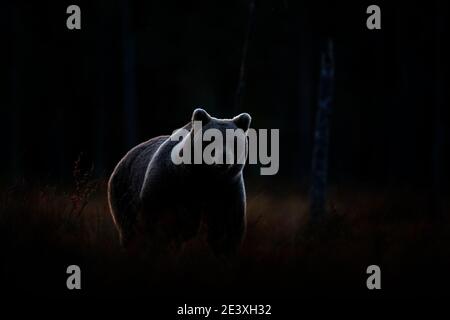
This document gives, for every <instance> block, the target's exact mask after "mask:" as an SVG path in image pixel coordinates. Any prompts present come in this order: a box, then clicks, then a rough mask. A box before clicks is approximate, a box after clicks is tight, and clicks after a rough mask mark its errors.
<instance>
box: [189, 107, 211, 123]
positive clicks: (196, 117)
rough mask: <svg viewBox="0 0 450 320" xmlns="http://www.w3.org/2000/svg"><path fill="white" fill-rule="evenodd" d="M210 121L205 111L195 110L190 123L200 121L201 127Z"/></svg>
mask: <svg viewBox="0 0 450 320" xmlns="http://www.w3.org/2000/svg"><path fill="white" fill-rule="evenodd" d="M209 120H211V116H210V115H209V114H208V112H206V111H205V110H203V109H201V108H197V109H195V110H194V112H193V113H192V121H201V122H202V125H204V124H206V123H208V122H209Z"/></svg>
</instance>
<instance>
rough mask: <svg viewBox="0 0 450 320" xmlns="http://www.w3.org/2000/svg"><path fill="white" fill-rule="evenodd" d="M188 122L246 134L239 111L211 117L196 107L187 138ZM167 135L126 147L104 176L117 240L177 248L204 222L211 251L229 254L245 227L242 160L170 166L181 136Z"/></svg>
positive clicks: (245, 119)
mask: <svg viewBox="0 0 450 320" xmlns="http://www.w3.org/2000/svg"><path fill="white" fill-rule="evenodd" d="M193 121H202V130H203V132H204V131H205V130H206V129H209V128H215V129H218V130H220V131H221V132H223V133H224V132H225V130H226V129H234V130H235V129H242V130H243V131H244V132H246V131H247V130H248V128H249V126H250V121H251V118H250V116H249V115H248V114H246V113H243V114H240V115H239V116H236V117H234V118H233V119H216V118H214V117H211V116H210V115H209V114H208V113H207V112H206V111H204V110H203V109H196V110H194V112H193V115H192V119H191V122H190V123H188V124H187V125H186V126H184V127H183V128H184V129H186V130H188V131H189V134H188V135H189V137H188V138H190V139H191V141H192V140H193V139H194V137H193V125H192V123H193ZM174 134H175V133H174ZM224 137H225V134H224ZM170 138H171V136H159V137H156V138H153V139H150V140H148V141H146V142H143V143H141V144H139V145H138V146H136V147H134V148H133V149H131V150H130V151H129V152H128V153H127V154H126V155H125V156H124V157H123V158H122V159H121V160H120V162H119V163H118V164H117V166H116V168H115V169H114V171H113V173H112V175H111V177H110V179H109V182H108V201H109V207H110V211H111V214H112V217H113V220H114V223H115V225H116V227H117V229H118V231H119V235H120V239H121V243H122V244H123V245H124V246H125V247H126V248H127V247H129V246H134V245H136V242H137V241H138V242H140V243H141V244H142V242H144V243H145V245H144V246H145V247H151V248H159V249H162V248H166V247H167V246H168V245H170V244H175V245H176V246H179V245H180V244H182V243H183V242H185V241H187V240H189V239H191V238H193V237H194V236H195V235H197V233H198V231H199V228H200V225H201V224H202V223H203V224H204V225H206V230H207V241H208V244H209V245H210V247H211V248H212V250H213V252H214V253H216V254H218V255H222V254H223V255H228V254H232V253H234V252H235V251H236V250H237V248H238V247H239V245H240V243H241V241H242V238H243V236H244V233H245V228H246V195H245V186H244V179H243V176H242V170H243V167H244V164H237V163H234V164H229V165H226V164H224V165H220V164H211V165H207V164H204V163H203V164H178V165H177V164H174V163H173V162H172V159H171V152H172V149H173V148H174V147H175V146H177V145H178V147H179V146H180V145H179V144H182V143H186V142H185V141H186V139H180V140H178V141H172V140H173V139H170ZM245 143H247V142H245ZM225 152H226V151H225ZM138 239H139V240H138Z"/></svg>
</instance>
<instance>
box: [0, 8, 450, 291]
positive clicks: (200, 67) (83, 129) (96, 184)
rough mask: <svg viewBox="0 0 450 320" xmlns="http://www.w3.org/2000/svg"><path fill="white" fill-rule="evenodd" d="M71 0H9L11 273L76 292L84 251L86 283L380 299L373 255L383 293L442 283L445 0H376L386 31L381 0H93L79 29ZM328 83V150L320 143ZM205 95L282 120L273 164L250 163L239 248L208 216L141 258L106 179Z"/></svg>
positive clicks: (5, 279) (5, 150)
mask: <svg viewBox="0 0 450 320" xmlns="http://www.w3.org/2000/svg"><path fill="white" fill-rule="evenodd" d="M71 4H72V3H71V2H67V1H59V2H56V1H39V2H35V1H34V2H33V1H20V0H19V1H2V2H1V4H0V8H1V10H0V12H1V14H2V19H1V25H2V30H3V31H4V32H2V33H3V34H4V35H3V38H2V42H3V46H2V48H3V52H4V53H6V55H5V56H4V57H3V58H2V62H3V68H2V70H3V71H2V78H3V79H4V84H3V85H2V88H3V89H2V90H1V107H0V111H1V115H0V121H1V126H0V130H1V135H0V136H1V137H2V145H3V146H2V157H0V167H1V168H2V170H1V175H0V194H1V199H0V201H1V203H0V219H1V220H0V231H1V232H0V242H2V243H3V245H4V246H5V247H4V249H3V257H4V258H5V259H4V261H3V262H1V263H0V265H1V266H2V271H1V273H2V274H1V275H0V279H2V280H1V281H2V287H3V288H5V289H2V290H7V291H8V292H22V293H23V292H26V293H28V294H30V295H40V294H41V293H42V292H41V291H40V290H43V293H44V294H45V295H48V296H57V295H60V294H62V295H63V296H64V297H66V296H67V297H70V296H71V295H74V294H75V293H74V292H71V291H68V290H67V289H66V287H65V284H66V277H67V274H66V269H65V268H66V267H67V265H69V264H72V263H75V264H78V265H80V266H81V269H82V270H83V275H85V278H83V280H82V281H83V290H81V291H80V292H81V293H80V294H78V293H77V294H78V295H82V296H83V295H85V296H88V297H99V296H100V297H101V296H121V295H125V296H126V295H128V293H129V292H130V291H129V290H128V289H130V288H131V289H132V292H133V293H134V294H136V295H141V294H147V293H146V292H148V290H149V288H151V291H152V292H153V294H155V292H159V293H160V294H161V295H163V296H179V297H187V296H190V295H191V294H192V293H195V294H196V295H198V296H199V297H204V296H208V294H205V292H206V291H207V292H211V291H212V292H214V294H215V295H216V296H224V297H228V298H230V297H235V296H245V297H247V296H248V295H252V296H253V297H264V298H280V297H281V298H283V297H285V298H292V297H293V296H292V295H291V294H290V292H292V291H295V292H297V294H298V295H299V296H303V295H308V296H309V295H310V294H313V295H325V296H335V295H341V294H342V295H343V296H346V297H347V296H348V297H355V296H364V297H370V296H371V294H374V293H373V292H371V291H369V290H367V288H366V285H365V283H366V278H367V274H366V268H367V266H369V265H371V264H375V265H379V266H380V268H381V270H382V283H383V289H382V290H380V292H381V293H378V292H377V293H376V296H377V297H382V296H383V295H385V296H388V297H399V296H439V295H441V294H443V291H444V289H445V286H446V285H448V284H450V277H449V276H448V274H447V275H446V271H448V267H449V266H450V220H449V218H450V216H449V214H450V212H449V190H448V181H449V178H450V177H449V170H448V163H449V161H450V159H449V149H450V148H449V130H448V124H449V122H448V119H449V118H450V117H449V115H448V110H449V108H448V107H449V91H448V88H449V77H448V75H449V74H450V70H449V60H448V57H449V56H450V55H449V52H448V45H447V43H448V39H450V35H449V30H450V28H449V9H450V8H449V4H448V2H446V1H439V0H436V1H428V2H426V3H420V2H415V3H413V2H406V1H399V2H395V3H394V2H392V1H389V2H388V1H377V3H376V4H377V5H378V6H379V7H380V8H381V24H382V28H381V29H380V30H369V29H367V27H366V19H367V17H368V14H367V13H366V8H367V7H368V6H369V5H371V4H372V3H371V2H368V1H361V2H353V3H350V2H348V3H347V2H345V3H344V2H336V1H324V0H316V1H292V0H283V1H275V0H266V1H264V0H261V1H260V0H239V1H203V0H201V1H194V2H190V1H158V0H152V1H136V0H131V1H126V0H114V1H106V0H96V1H83V0H79V1H77V3H76V4H77V5H78V6H79V7H80V8H81V29H80V30H68V29H67V27H66V20H67V18H68V14H67V13H66V8H67V7H68V6H69V5H71ZM445 39H447V40H445ZM327 57H328V59H330V58H331V59H332V66H331V67H332V68H333V69H332V71H333V79H328V80H329V81H332V82H330V83H328V85H329V86H330V88H331V87H332V90H329V91H327V90H325V89H323V86H324V81H326V79H325V80H324V76H323V71H324V70H325V69H324V68H326V67H327V66H326V64H324V63H323V61H324V60H323V59H325V58H327ZM328 67H330V65H328ZM325 86H326V85H325ZM324 95H330V96H332V102H331V105H330V110H328V113H327V114H326V115H325V116H326V119H327V121H328V122H327V123H326V124H325V126H326V130H327V139H326V144H325V145H322V147H323V148H326V149H325V150H326V156H323V155H322V153H321V152H315V150H316V151H317V148H318V147H320V145H318V139H317V138H315V137H316V136H317V135H318V134H319V133H318V131H319V130H320V129H319V128H320V125H319V123H320V120H318V119H320V117H321V111H320V105H321V104H320V101H321V99H323V98H324ZM198 107H201V108H204V109H205V110H207V112H208V113H210V114H211V115H214V116H216V117H218V118H232V117H234V116H236V115H237V114H239V113H242V112H247V113H249V114H250V115H251V117H252V123H251V127H252V128H255V129H258V128H269V129H271V128H277V129H279V130H280V155H279V157H280V166H279V172H278V173H277V174H276V175H273V176H262V175H260V174H259V167H258V166H257V165H247V166H246V167H245V169H244V177H245V183H246V189H247V218H248V222H247V233H246V237H245V239H244V240H243V244H242V248H241V249H240V251H239V253H238V255H237V257H234V260H233V261H232V262H224V261H223V260H221V259H220V258H217V257H215V256H214V255H212V254H211V253H210V252H209V251H208V249H207V246H206V245H205V243H204V235H202V234H201V233H202V232H201V231H200V234H199V236H198V237H197V238H196V239H195V240H193V241H191V242H189V243H188V244H187V245H186V246H185V247H184V248H183V250H182V252H181V254H180V253H177V254H175V253H171V254H169V255H168V256H167V257H166V258H165V259H163V261H160V262H158V263H156V262H155V259H143V260H142V258H136V257H129V256H128V253H126V252H124V250H123V248H121V246H120V243H119V239H118V236H117V234H116V232H115V229H114V226H113V222H112V219H111V216H110V213H109V209H108V205H107V200H106V198H107V196H106V183H107V180H108V178H109V176H110V175H111V173H112V171H113V169H114V167H115V165H116V164H117V163H118V161H119V160H120V159H121V158H122V157H123V156H124V155H125V153H126V152H127V151H128V150H130V149H131V148H132V147H134V146H136V145H137V144H139V143H141V142H143V141H145V140H148V139H150V138H152V137H155V136H159V135H165V134H171V133H172V132H173V130H175V129H177V128H180V127H182V126H184V125H185V124H186V123H187V122H188V121H189V120H190V119H191V115H192V112H193V110H194V109H195V108H198ZM317 154H319V156H317ZM314 155H316V156H314ZM317 157H319V159H320V160H321V161H322V162H319V163H317V162H316V161H317ZM317 168H322V169H323V170H325V172H326V179H323V180H317V179H321V178H322V176H321V174H320V172H319V174H318V173H317V172H316V171H315V170H316V169H317ZM317 170H318V169H317ZM180 192H182V190H180ZM317 193H318V194H319V195H318V198H317V197H316V198H315V195H316V196H317ZM318 199H319V200H318ZM175 201H176V199H175ZM314 201H319V202H320V203H319V204H318V205H319V207H321V211H322V212H321V219H320V220H319V221H315V219H313V218H314V216H312V217H311V215H313V212H314V204H315V202H314ZM36 259H38V260H39V261H41V264H40V266H38V267H36V268H38V270H40V272H41V274H43V275H44V276H43V277H41V278H39V279H36V280H35V283H34V282H33V283H32V284H31V285H30V283H29V282H27V281H29V280H25V279H23V278H22V277H21V274H23V273H24V272H26V270H27V265H29V264H30V263H33V261H36ZM447 273H448V272H447ZM411 278H414V279H415V280H414V282H411ZM244 279H245V283H246V285H242V283H243V282H244ZM236 287H237V288H239V290H238V292H235V288H236ZM121 289H124V290H123V291H120V290H121ZM127 290H128V291H127ZM155 290H156V291H155ZM124 292H127V293H124ZM174 292H176V294H175V293H174Z"/></svg>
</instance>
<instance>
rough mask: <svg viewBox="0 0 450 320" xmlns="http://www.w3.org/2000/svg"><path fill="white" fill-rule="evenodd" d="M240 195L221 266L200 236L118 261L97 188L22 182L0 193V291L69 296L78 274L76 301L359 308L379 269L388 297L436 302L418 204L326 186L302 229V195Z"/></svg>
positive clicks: (425, 224) (391, 193)
mask: <svg viewBox="0 0 450 320" xmlns="http://www.w3.org/2000/svg"><path fill="white" fill-rule="evenodd" d="M248 185H249V187H248V209H247V211H248V230H247V234H246V237H245V240H244V242H243V245H242V248H241V250H240V251H239V253H238V255H237V256H236V257H235V258H233V259H230V260H224V259H222V258H217V257H215V256H213V255H212V253H211V252H210V250H209V248H208V246H207V245H206V241H205V234H204V230H201V232H200V235H199V236H198V237H197V238H196V239H194V240H192V241H190V242H188V243H187V244H186V245H185V246H184V247H183V248H182V250H181V252H176V251H173V252H169V253H168V254H167V256H166V257H164V258H162V259H155V258H154V257H146V258H142V257H136V256H134V255H130V254H128V253H127V252H125V251H124V250H123V249H122V248H121V247H120V244H119V238H118V234H117V232H116V230H115V228H114V225H113V222H112V219H111V216H110V214H109V211H108V207H107V201H106V182H105V181H96V182H89V181H88V180H87V179H86V181H81V182H79V183H78V184H76V186H75V188H66V189H62V188H56V187H48V186H47V187H43V186H36V185H33V186H31V185H29V184H27V183H19V184H16V185H15V186H13V187H9V188H4V189H3V191H2V192H1V195H2V196H1V197H2V198H1V202H0V210H1V215H0V219H1V220H0V241H1V243H2V247H3V249H2V256H3V258H4V259H2V260H3V261H2V262H0V265H1V275H0V277H1V279H2V287H3V288H6V289H5V290H8V291H10V292H11V293H20V294H28V295H40V296H42V295H48V296H58V297H61V296H65V295H70V294H73V293H72V292H69V291H68V290H67V289H66V286H65V285H66V284H65V283H66V282H65V281H66V278H67V274H66V268H67V266H68V265H70V264H77V265H79V266H80V267H81V270H82V293H80V294H83V295H87V296H92V297H105V296H107V297H108V296H114V297H117V296H119V297H121V296H123V297H129V296H134V295H146V296H148V295H150V296H153V295H154V296H159V297H161V296H178V297H193V296H198V297H210V296H211V294H212V295H214V296H227V295H228V296H229V295H232V296H233V297H238V296H243V297H248V296H249V295H251V296H252V297H262V298H292V297H297V296H299V297H303V296H315V295H320V296H322V295H324V296H330V297H334V296H339V297H346V296H349V297H353V296H357V297H361V296H363V297H364V296H367V295H370V294H374V293H373V292H369V291H368V290H367V288H366V279H367V275H366V268H367V266H369V265H371V264H377V265H379V266H380V267H381V270H382V291H381V292H382V293H383V294H384V295H386V296H389V297H397V296H427V295H432V296H434V295H440V294H444V293H445V288H446V285H447V284H448V283H450V281H449V278H450V277H449V276H448V275H446V271H447V270H448V267H449V266H450V246H449V244H450V232H449V231H450V223H449V221H448V219H447V218H446V217H440V218H439V217H432V215H431V214H430V212H429V210H428V208H429V202H428V201H427V197H426V196H425V194H423V193H421V192H419V191H417V190H410V189H408V188H404V189H384V190H381V189H378V190H373V189H371V190H368V189H367V188H366V189H364V190H362V189H355V188H340V187H338V186H334V187H332V188H330V190H329V208H330V210H329V212H328V214H327V216H326V217H325V218H324V220H323V221H322V222H320V223H318V224H316V225H311V224H310V223H309V220H308V201H307V194H306V193H305V192H304V191H301V190H300V189H298V188H295V187H286V188H277V189H278V191H277V192H270V191H268V188H267V187H256V185H255V184H248ZM63 190H65V191H63ZM445 206H446V207H445ZM444 212H448V202H446V203H445V204H444ZM377 294H380V293H377Z"/></svg>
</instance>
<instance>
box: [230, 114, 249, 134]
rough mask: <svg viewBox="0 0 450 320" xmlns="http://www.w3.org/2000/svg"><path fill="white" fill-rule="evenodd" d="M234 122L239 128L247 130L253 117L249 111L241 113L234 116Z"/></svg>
mask: <svg viewBox="0 0 450 320" xmlns="http://www.w3.org/2000/svg"><path fill="white" fill-rule="evenodd" d="M233 122H234V123H235V124H236V126H237V127H238V128H239V129H242V130H244V131H247V130H248V128H250V122H252V117H250V115H249V114H248V113H241V114H240V115H238V116H236V117H234V118H233Z"/></svg>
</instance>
